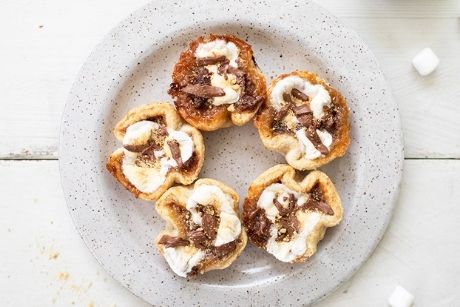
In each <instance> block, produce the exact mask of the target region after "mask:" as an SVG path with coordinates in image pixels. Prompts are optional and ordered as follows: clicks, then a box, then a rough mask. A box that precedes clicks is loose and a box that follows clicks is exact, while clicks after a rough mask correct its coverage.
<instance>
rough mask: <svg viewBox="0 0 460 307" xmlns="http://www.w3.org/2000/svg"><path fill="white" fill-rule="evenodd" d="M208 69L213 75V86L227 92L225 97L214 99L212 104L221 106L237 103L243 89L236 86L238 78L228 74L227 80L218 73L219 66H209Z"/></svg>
mask: <svg viewBox="0 0 460 307" xmlns="http://www.w3.org/2000/svg"><path fill="white" fill-rule="evenodd" d="M206 68H207V69H208V70H209V72H210V73H211V85H212V86H216V87H220V88H221V89H223V90H224V92H225V95H224V96H220V97H213V98H212V104H213V105H215V106H220V105H223V104H232V103H235V102H237V101H238V100H239V99H240V93H241V88H240V86H239V85H238V84H236V76H235V75H234V74H227V79H225V77H224V76H222V75H220V74H219V73H218V72H217V65H208V66H206Z"/></svg>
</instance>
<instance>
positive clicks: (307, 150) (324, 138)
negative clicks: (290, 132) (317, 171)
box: [295, 128, 332, 160]
mask: <svg viewBox="0 0 460 307" xmlns="http://www.w3.org/2000/svg"><path fill="white" fill-rule="evenodd" d="M316 133H317V134H318V136H319V138H320V140H321V143H323V145H324V146H326V148H327V149H329V150H330V148H331V144H332V135H331V134H330V133H329V132H327V131H326V130H316ZM295 135H296V137H297V139H298V140H299V144H300V150H301V151H302V152H303V153H304V158H305V159H307V160H313V159H316V158H318V157H320V156H321V155H322V154H321V152H320V151H319V150H318V149H316V147H315V145H313V143H312V142H311V141H310V139H308V137H307V135H306V129H305V128H302V129H299V130H297V131H296V132H295Z"/></svg>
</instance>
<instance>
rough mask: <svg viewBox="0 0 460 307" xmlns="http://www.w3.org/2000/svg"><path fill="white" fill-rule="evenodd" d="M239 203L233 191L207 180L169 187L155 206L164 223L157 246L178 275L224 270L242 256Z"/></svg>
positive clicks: (245, 240)
mask: <svg viewBox="0 0 460 307" xmlns="http://www.w3.org/2000/svg"><path fill="white" fill-rule="evenodd" d="M238 203H239V197H238V194H237V193H236V192H235V191H234V190H233V189H231V188H229V187H228V186H226V185H224V184H223V183H222V182H219V181H217V180H213V179H206V178H205V179H199V180H197V181H196V182H195V184H194V185H191V186H176V187H172V188H170V189H168V190H167V191H166V192H165V193H164V194H163V196H162V197H161V198H160V199H159V200H158V201H157V202H156V210H157V212H158V213H159V214H160V216H161V217H162V218H163V219H164V220H165V221H166V222H167V226H166V228H165V229H164V230H163V231H162V232H161V233H160V234H159V235H158V237H157V239H156V245H157V248H158V250H159V251H160V253H161V255H163V256H164V257H165V259H166V261H167V262H168V264H169V266H170V267H171V269H172V270H173V271H174V272H175V273H176V274H177V275H179V276H181V277H190V276H193V275H196V274H198V273H200V274H203V273H204V272H207V271H211V270H218V269H225V268H226V267H228V266H229V265H230V264H231V263H232V262H233V261H234V260H235V259H236V258H237V257H238V256H239V255H240V254H241V252H242V251H243V249H244V248H245V246H246V243H247V237H246V232H245V231H244V228H243V227H242V223H241V220H240V214H239V207H238Z"/></svg>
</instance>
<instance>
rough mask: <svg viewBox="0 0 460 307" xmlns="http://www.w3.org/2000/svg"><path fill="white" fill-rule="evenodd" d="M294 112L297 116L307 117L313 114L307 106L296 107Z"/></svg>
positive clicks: (293, 109)
mask: <svg viewBox="0 0 460 307" xmlns="http://www.w3.org/2000/svg"><path fill="white" fill-rule="evenodd" d="M292 111H293V112H294V114H295V115H296V116H301V115H306V114H313V112H312V111H311V109H310V107H309V106H308V105H306V104H302V105H299V106H295V107H293V108H292Z"/></svg>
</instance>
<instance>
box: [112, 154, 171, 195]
mask: <svg viewBox="0 0 460 307" xmlns="http://www.w3.org/2000/svg"><path fill="white" fill-rule="evenodd" d="M136 159H137V154H133V153H131V152H129V151H127V150H125V154H124V157H123V161H122V165H121V168H122V171H123V175H125V177H126V179H128V181H129V182H130V183H131V184H132V185H133V186H135V187H136V189H138V190H139V191H141V192H144V193H153V192H155V190H157V189H158V188H159V187H160V186H161V185H162V184H163V183H164V181H165V179H166V177H165V176H164V174H162V173H161V172H160V170H159V169H157V168H153V167H140V166H137V165H136Z"/></svg>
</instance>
